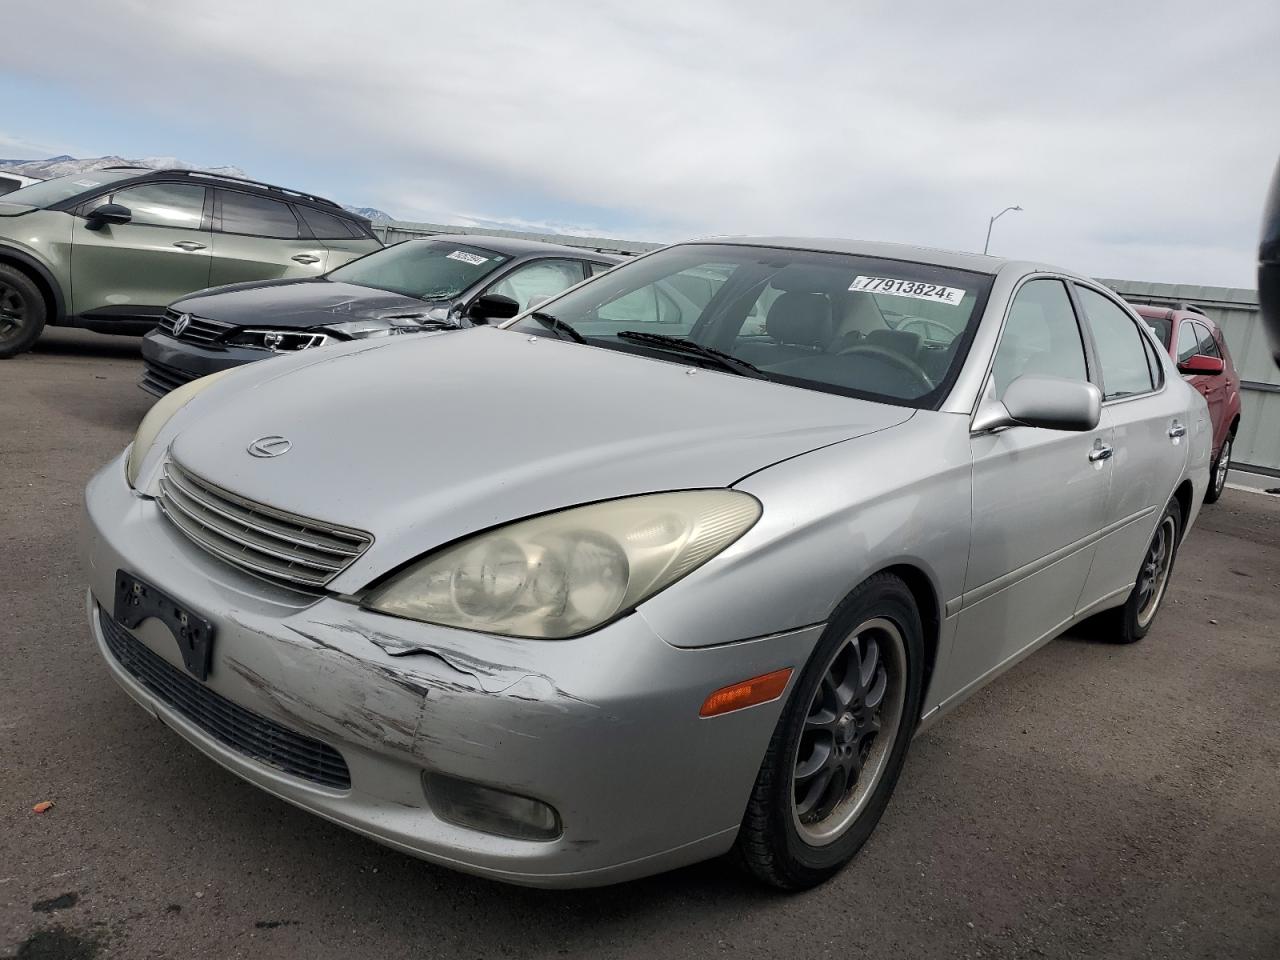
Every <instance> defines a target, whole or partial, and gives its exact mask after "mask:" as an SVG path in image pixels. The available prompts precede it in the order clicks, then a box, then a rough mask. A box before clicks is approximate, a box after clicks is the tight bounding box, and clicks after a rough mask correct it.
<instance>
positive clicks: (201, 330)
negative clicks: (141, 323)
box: [160, 307, 236, 346]
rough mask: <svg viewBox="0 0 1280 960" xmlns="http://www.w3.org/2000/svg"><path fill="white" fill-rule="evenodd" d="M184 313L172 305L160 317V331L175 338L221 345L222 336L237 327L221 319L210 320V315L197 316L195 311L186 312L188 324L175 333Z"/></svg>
mask: <svg viewBox="0 0 1280 960" xmlns="http://www.w3.org/2000/svg"><path fill="white" fill-rule="evenodd" d="M183 315H184V314H183V312H182V311H180V310H174V309H173V308H172V307H170V308H169V309H168V310H166V311H165V312H164V316H163V317H161V318H160V332H161V333H167V334H168V335H169V336H171V337H173V338H174V339H175V340H186V341H188V342H189V343H204V344H212V345H214V346H221V345H222V338H223V337H224V336H225V335H226V334H227V333H229V332H230V331H232V330H234V329H236V326H235V324H233V323H223V322H222V321H221V320H210V319H209V318H208V317H197V316H196V315H195V314H194V313H188V314H186V316H187V317H188V318H189V319H188V322H187V326H186V327H185V328H184V329H183V331H182V332H181V333H175V332H174V327H175V326H176V325H177V323H178V318H179V317H181V316H183Z"/></svg>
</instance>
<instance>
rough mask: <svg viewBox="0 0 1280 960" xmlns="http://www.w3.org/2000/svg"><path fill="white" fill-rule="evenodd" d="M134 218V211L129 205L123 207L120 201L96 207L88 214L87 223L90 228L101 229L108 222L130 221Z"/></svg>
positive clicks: (86, 215) (86, 216)
mask: <svg viewBox="0 0 1280 960" xmlns="http://www.w3.org/2000/svg"><path fill="white" fill-rule="evenodd" d="M132 219H133V211H132V210H130V209H129V208H128V207H122V206H121V205H120V204H118V203H104V204H103V205H102V206H100V207H94V208H93V209H92V210H90V211H89V212H88V213H87V214H85V220H87V221H88V223H86V224H85V226H87V227H88V228H89V229H90V230H101V229H102V228H103V227H104V226H106V225H107V224H108V223H128V222H129V221H130V220H132Z"/></svg>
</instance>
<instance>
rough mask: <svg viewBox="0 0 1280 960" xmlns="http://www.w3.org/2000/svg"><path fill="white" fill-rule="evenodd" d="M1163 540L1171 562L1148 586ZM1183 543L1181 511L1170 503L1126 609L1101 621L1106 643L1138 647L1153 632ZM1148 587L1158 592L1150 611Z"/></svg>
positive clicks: (1148, 548) (1144, 557)
mask: <svg viewBox="0 0 1280 960" xmlns="http://www.w3.org/2000/svg"><path fill="white" fill-rule="evenodd" d="M1162 531H1163V533H1162ZM1162 536H1163V537H1164V539H1165V542H1166V549H1167V550H1168V556H1167V560H1168V562H1167V564H1166V565H1165V566H1164V567H1163V569H1162V570H1161V571H1160V572H1159V573H1158V574H1156V580H1157V582H1155V583H1154V584H1150V585H1148V584H1147V583H1146V578H1147V577H1148V576H1150V575H1151V574H1150V571H1149V565H1150V563H1151V560H1152V552H1153V550H1155V549H1156V546H1157V541H1158V540H1159V539H1160V538H1161V537H1162ZM1181 541H1182V507H1180V506H1179V505H1178V501H1177V500H1176V499H1175V500H1170V501H1169V505H1168V506H1167V507H1165V508H1164V513H1162V514H1161V515H1160V522H1159V523H1158V524H1157V525H1156V529H1155V533H1153V534H1152V536H1151V543H1150V544H1148V546H1147V550H1146V552H1145V553H1144V554H1143V555H1142V566H1141V567H1139V568H1138V579H1137V582H1136V583H1134V585H1133V590H1131V591H1130V592H1129V598H1128V599H1127V600H1126V601H1125V603H1124V606H1123V607H1117V608H1116V609H1115V610H1110V611H1108V612H1107V613H1106V614H1104V615H1103V617H1102V621H1103V624H1104V627H1105V631H1106V637H1107V639H1109V640H1111V641H1112V642H1113V643H1137V642H1138V641H1139V640H1141V639H1142V638H1143V637H1145V636H1146V635H1147V634H1148V633H1149V632H1150V630H1151V625H1152V624H1153V623H1155V620H1156V616H1157V615H1158V614H1159V613H1160V608H1161V607H1162V606H1163V605H1164V596H1165V593H1166V592H1167V589H1168V586H1169V580H1170V579H1171V578H1172V577H1173V565H1174V561H1175V560H1177V558H1178V545H1179V544H1180V543H1181ZM1148 586H1150V588H1151V589H1153V590H1155V591H1156V593H1155V605H1154V607H1151V608H1150V609H1148V607H1147V604H1148V602H1149V600H1150V598H1151V593H1150V592H1149V591H1148V589H1146V588H1147V587H1148Z"/></svg>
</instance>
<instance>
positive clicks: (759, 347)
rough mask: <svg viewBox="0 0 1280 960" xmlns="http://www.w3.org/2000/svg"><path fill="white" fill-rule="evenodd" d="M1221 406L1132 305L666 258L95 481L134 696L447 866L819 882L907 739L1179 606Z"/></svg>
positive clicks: (332, 370) (783, 245) (298, 790)
mask: <svg viewBox="0 0 1280 960" xmlns="http://www.w3.org/2000/svg"><path fill="white" fill-rule="evenodd" d="M1210 440H1211V437H1210V434H1209V425H1208V415H1207V410H1206V407H1205V403H1204V400H1203V398H1202V397H1201V396H1200V395H1199V394H1198V393H1197V392H1196V391H1194V390H1192V389H1190V388H1189V387H1187V386H1186V385H1185V384H1184V383H1183V382H1182V380H1181V379H1180V378H1179V377H1178V375H1177V373H1176V371H1175V370H1174V369H1173V367H1172V366H1171V365H1170V361H1169V358H1168V356H1167V355H1166V354H1165V352H1164V351H1163V350H1161V349H1160V348H1159V345H1158V344H1156V343H1155V341H1154V340H1153V339H1152V338H1151V336H1150V334H1149V333H1148V331H1147V329H1146V327H1145V325H1144V324H1143V323H1142V322H1141V321H1140V320H1139V319H1138V318H1137V317H1136V316H1135V315H1134V314H1133V313H1132V311H1131V310H1130V309H1129V308H1128V307H1127V306H1126V305H1125V304H1124V303H1123V302H1122V301H1120V300H1119V299H1117V298H1116V297H1115V295H1114V294H1112V293H1111V291H1109V290H1107V289H1106V288H1105V287H1102V286H1100V285H1099V284H1097V283H1095V282H1093V281H1091V280H1089V279H1087V278H1084V277H1080V276H1077V275H1075V274H1071V273H1068V272H1066V271H1063V270H1058V269H1055V268H1052V267H1047V266H1043V265H1039V264H1031V263H1020V262H1012V261H1003V260H997V259H992V258H987V257H979V256H971V255H966V254H958V253H946V252H941V251H933V250H923V249H917V248H911V247H900V246H894V245H888V244H869V243H852V242H839V241H828V240H823V241H818V240H793V239H768V240H761V239H744V240H717V241H714V242H696V243H686V244H679V245H676V246H673V247H669V248H666V249H664V250H661V251H658V252H655V253H652V254H649V255H647V256H644V257H641V258H638V259H637V260H635V261H633V262H631V263H628V264H625V265H623V266H621V267H619V268H617V269H615V270H613V271H611V272H609V273H607V274H604V275H602V276H599V277H597V278H595V279H593V280H590V281H588V282H586V283H584V284H581V285H579V286H578V287H576V288H573V289H571V290H570V291H568V292H567V293H565V294H563V295H561V296H559V297H558V298H556V299H554V300H551V301H549V302H547V303H544V304H542V305H541V306H539V307H538V308H537V309H536V310H534V311H533V312H531V313H528V314H525V315H523V316H521V317H518V318H516V319H515V320H513V321H511V322H509V323H507V324H505V325H504V326H502V327H481V328H476V329H472V330H466V331H461V332H451V333H441V334H436V335H424V336H422V337H415V338H398V339H395V340H389V341H383V342H377V343H373V342H361V343H354V344H348V345H341V346H336V347H325V348H320V349H317V350H314V351H307V352H306V353H305V354H300V355H297V356H293V357H288V358H281V359H278V360H273V361H272V362H270V363H263V364H254V365H252V366H251V367H246V368H241V369H237V370H234V371H229V372H227V373H223V374H217V375H214V376H211V377H207V378H205V379H203V380H199V381H196V382H194V383H192V384H189V385H188V386H186V387H183V388H181V389H179V390H177V391H175V392H174V393H172V394H170V395H169V396H168V397H166V398H164V399H163V400H161V401H160V402H159V403H157V404H156V406H155V407H154V408H153V409H152V410H151V412H150V413H149V414H148V415H147V417H146V418H145V419H144V421H143V422H142V424H141V425H140V427H139V429H138V433H137V436H136V437H135V439H134V442H133V444H132V445H131V446H130V447H129V448H128V449H127V450H126V451H125V452H124V453H122V454H121V456H120V457H119V458H118V459H116V460H115V461H114V462H112V463H110V464H108V465H107V466H106V467H105V468H103V469H102V470H101V471H100V472H99V473H98V474H97V475H96V476H95V477H94V478H93V480H92V481H91V482H90V484H89V488H88V492H87V498H86V500H87V511H88V535H87V546H86V549H87V554H88V565H89V570H90V584H89V593H88V613H89V619H90V622H91V625H92V631H93V636H94V637H95V638H96V641H97V644H98V647H99V650H100V652H101V654H102V656H103V658H104V660H105V661H106V664H107V667H108V669H109V670H110V672H111V674H112V676H113V677H114V678H115V679H116V680H117V682H118V683H119V684H120V685H121V686H122V687H124V688H125V690H127V691H128V692H129V694H131V695H132V696H133V698H134V699H136V700H137V701H138V702H139V703H140V704H141V705H142V706H143V708H144V709H146V710H147V711H148V712H150V713H152V714H153V715H155V716H156V717H158V718H159V719H160V720H161V721H163V722H164V723H165V724H166V725H167V726H169V727H170V728H172V729H173V730H174V731H176V732H177V733H178V734H179V735H180V736H182V737H183V738H185V739H186V740H188V741H190V742H191V743H192V744H193V745H195V746H196V747H197V748H198V749H200V750H202V751H203V752H205V753H206V754H208V755H209V756H210V757H212V758H213V759H214V760H216V761H217V762H219V763H221V764H222V765H223V766H225V767H226V768H228V769H230V770H232V771H233V772H235V773H237V774H239V775H240V776H242V777H244V778H245V779H247V780H249V781H251V782H253V783H254V784H257V785H258V786H259V787H261V788H262V789H264V790H266V791H267V792H269V793H271V794H274V795H276V796H278V797H281V798H283V799H285V800H287V801H289V802H291V803H294V804H296V805H298V806H300V807H303V808H305V809H307V810H310V811H312V812H314V813H317V814H319V815H320V816H322V817H325V818H327V819H329V820H331V821H333V822H335V823H338V824H341V825H343V826H346V827H349V828H350V829H352V830H355V831H358V832H359V833H362V834H365V835H366V836H369V837H372V838H374V839H376V840H379V841H381V842H383V843H385V844H388V845H390V846H392V847H395V848H397V849H400V850H403V851H405V852H408V853H411V854H415V855H417V856H420V857H423V858H426V859H428V860H431V861H434V862H436V863H440V864H444V865H447V866H450V867H454V868H457V869H460V870H466V871H469V872H473V873H477V874H481V875H484V876H487V877H492V878H496V879H500V880H506V881H511V882H515V883H523V884H531V885H541V886H559V887H567V886H585V885H592V884H602V883H611V882H615V881H619V880H625V879H628V878H632V877H638V876H642V875H645V874H651V873H655V872H657V871H661V870H666V869H670V868H672V867H677V866H680V865H682V864H687V863H691V862H693V861H697V860H701V859H704V858H708V857H713V856H717V855H720V854H724V853H727V852H729V851H731V850H732V851H735V852H736V855H737V857H738V859H739V860H740V861H741V862H742V863H744V864H745V865H746V866H747V867H748V868H749V869H750V870H751V871H752V872H754V873H755V874H756V875H757V876H758V877H760V878H761V879H762V880H764V881H766V882H768V883H771V884H774V885H776V886H779V887H783V888H791V889H795V888H803V887H807V886H812V885H814V884H817V883H819V882H821V881H822V880H824V879H825V878H827V877H829V876H831V875H832V874H833V873H835V872H836V871H837V870H839V869H840V868H841V867H842V866H843V865H844V864H845V863H846V862H848V861H849V859H850V858H851V857H852V856H853V855H854V854H855V852H856V851H857V850H858V848H859V847H860V846H861V845H862V843H863V842H864V841H865V840H866V839H867V837H868V835H869V834H870V833H871V831H872V829H873V828H874V826H875V824H876V822H877V821H878V819H879V818H880V816H881V815H882V813H883V812H884V810H885V807H886V805H887V804H888V803H889V798H890V794H891V793H892V791H893V789H894V785H895V783H896V781H897V779H898V775H899V773H900V772H901V770H902V767H903V763H904V760H905V757H906V754H907V749H908V746H909V744H910V742H911V739H912V737H913V736H914V735H915V734H916V733H917V732H918V731H920V730H921V729H923V728H924V727H925V726H926V725H927V724H929V723H932V722H933V721H935V720H936V719H937V718H939V717H940V716H942V715H943V714H945V713H946V712H947V711H948V710H950V709H952V708H953V707H955V706H956V705H957V704H959V703H961V702H962V701H963V700H964V699H965V698H966V697H968V696H969V695H970V694H972V693H973V692H974V691H975V690H976V689H978V688H979V687H981V686H982V685H983V684H985V683H987V682H988V681H990V680H991V679H992V678H994V677H995V676H997V675H998V674H999V673H1000V672H1001V671H1003V670H1005V669H1007V668H1008V667H1010V666H1011V665H1013V664H1014V663H1016V662H1017V661H1018V660H1019V659H1021V658H1022V657H1024V656H1026V655H1027V654H1028V653H1030V652H1032V651H1033V650H1035V649H1036V648H1037V647H1038V646H1040V645H1041V644H1044V643H1046V642H1047V641H1049V640H1050V639H1052V638H1053V637H1055V636H1056V635H1058V634H1060V633H1061V632H1062V631H1064V630H1066V629H1067V628H1068V627H1070V626H1072V625H1073V624H1075V623H1078V622H1079V621H1082V620H1084V619H1085V618H1088V617H1092V618H1095V621H1096V623H1097V630H1098V632H1099V634H1100V635H1102V636H1105V637H1106V638H1108V639H1111V640H1114V641H1117V642H1130V641H1135V640H1138V639H1139V638H1141V637H1142V636H1143V635H1144V634H1146V633H1147V632H1148V630H1150V629H1151V626H1152V623H1153V621H1154V619H1155V617H1156V614H1157V613H1158V611H1159V609H1160V603H1161V599H1162V597H1163V596H1164V592H1165V587H1166V585H1167V584H1168V581H1169V576H1170V571H1171V570H1172V567H1173V563H1174V558H1175V556H1176V553H1177V549H1178V545H1179V543H1180V542H1181V540H1182V538H1183V536H1184V535H1185V533H1186V531H1187V529H1188V528H1189V527H1190V525H1191V524H1192V522H1193V521H1194V519H1195V517H1196V514H1197V512H1198V510H1199V506H1200V503H1201V500H1202V498H1203V496H1204V492H1205V489H1206V485H1207V482H1208V465H1209V447H1210Z"/></svg>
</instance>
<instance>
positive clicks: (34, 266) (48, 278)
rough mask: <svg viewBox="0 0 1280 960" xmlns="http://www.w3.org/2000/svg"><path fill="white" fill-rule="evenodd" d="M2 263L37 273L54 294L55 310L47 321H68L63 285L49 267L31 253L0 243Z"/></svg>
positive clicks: (53, 324) (51, 324)
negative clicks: (54, 276)
mask: <svg viewBox="0 0 1280 960" xmlns="http://www.w3.org/2000/svg"><path fill="white" fill-rule="evenodd" d="M0 263H12V264H14V265H15V266H21V267H25V268H26V269H28V270H30V271H31V272H32V273H35V274H37V275H38V276H39V277H40V279H41V280H42V281H44V284H45V286H46V287H48V288H49V290H50V292H51V293H52V294H53V310H52V311H51V313H50V315H49V316H48V317H46V318H45V323H46V324H48V325H50V326H57V325H59V324H61V323H64V322H65V321H66V319H67V304H66V300H65V299H64V298H63V295H62V287H61V286H60V285H59V284H58V281H57V280H55V279H54V278H53V274H52V273H50V272H49V268H48V267H46V266H45V265H44V264H43V263H41V262H40V261H39V260H37V259H36V258H35V257H33V256H31V255H30V254H28V253H23V252H22V251H21V250H16V249H14V248H13V247H10V246H5V245H3V244H0Z"/></svg>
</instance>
